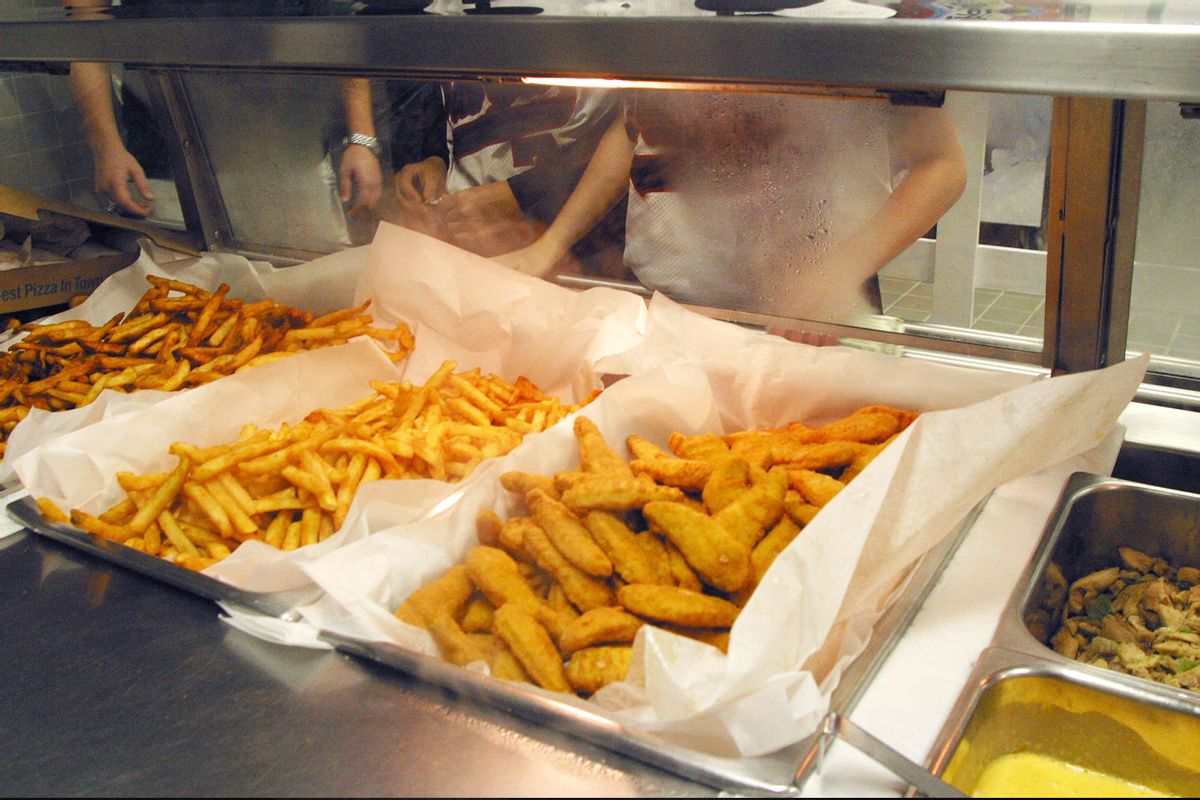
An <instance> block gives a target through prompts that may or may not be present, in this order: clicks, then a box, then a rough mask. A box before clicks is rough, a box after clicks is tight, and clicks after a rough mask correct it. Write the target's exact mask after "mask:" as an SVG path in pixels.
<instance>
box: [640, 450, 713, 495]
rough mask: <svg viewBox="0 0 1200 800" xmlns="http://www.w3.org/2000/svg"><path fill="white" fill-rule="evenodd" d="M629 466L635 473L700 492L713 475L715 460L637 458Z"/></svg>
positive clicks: (689, 490)
mask: <svg viewBox="0 0 1200 800" xmlns="http://www.w3.org/2000/svg"><path fill="white" fill-rule="evenodd" d="M629 468H630V469H632V470H633V473H634V474H635V475H646V476H649V477H650V478H653V479H654V480H655V481H657V482H658V483H661V484H663V485H665V486H677V487H678V488H680V489H683V490H684V491H688V492H698V491H700V490H701V489H703V488H704V484H705V483H707V482H708V479H709V477H711V476H712V472H713V462H711V461H700V460H698V459H690V458H637V459H634V460H633V461H631V462H630V464H629Z"/></svg>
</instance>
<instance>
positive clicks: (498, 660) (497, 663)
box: [488, 642, 531, 683]
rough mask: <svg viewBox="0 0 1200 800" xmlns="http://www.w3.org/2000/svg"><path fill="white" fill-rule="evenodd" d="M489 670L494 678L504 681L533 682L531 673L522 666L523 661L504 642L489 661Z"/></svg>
mask: <svg viewBox="0 0 1200 800" xmlns="http://www.w3.org/2000/svg"><path fill="white" fill-rule="evenodd" d="M488 671H489V672H491V673H492V677H493V678H498V679H500V680H502V681H521V682H523V683H530V682H531V679H530V677H529V673H528V672H526V671H525V668H524V667H522V666H521V662H520V661H519V660H518V659H517V657H516V656H515V655H513V651H512V650H509V649H508V647H507V646H506V645H505V644H504V643H503V642H501V643H500V645H499V646H498V647H497V648H496V652H495V653H493V654H492V657H491V659H490V660H489V661H488Z"/></svg>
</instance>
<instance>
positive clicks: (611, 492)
mask: <svg viewBox="0 0 1200 800" xmlns="http://www.w3.org/2000/svg"><path fill="white" fill-rule="evenodd" d="M562 499H563V503H564V504H565V505H566V506H567V507H568V508H570V509H572V510H573V511H576V512H578V513H581V514H582V513H586V512H588V511H593V510H597V509H599V510H603V511H629V510H631V509H635V508H641V507H642V506H644V505H645V504H646V503H650V502H653V501H655V500H665V501H681V500H683V499H684V494H683V492H682V491H681V490H680V489H677V488H676V487H674V486H660V485H658V484H657V483H655V482H654V481H653V480H652V479H650V478H645V479H642V478H633V477H618V476H614V475H590V476H587V477H585V478H583V479H582V480H579V481H576V482H575V483H573V484H572V485H571V486H570V488H568V489H564V490H563V495H562Z"/></svg>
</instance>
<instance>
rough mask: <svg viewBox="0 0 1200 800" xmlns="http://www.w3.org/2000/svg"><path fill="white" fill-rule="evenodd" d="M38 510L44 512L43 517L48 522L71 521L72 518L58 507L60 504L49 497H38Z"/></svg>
mask: <svg viewBox="0 0 1200 800" xmlns="http://www.w3.org/2000/svg"><path fill="white" fill-rule="evenodd" d="M37 507H38V511H40V512H41V513H42V519H44V520H46V521H47V522H70V521H71V518H70V517H68V516H67V515H66V513H65V512H64V511H63V510H62V509H61V508H59V507H58V504H57V503H55V502H54V501H53V500H51V499H50V498H49V497H39V498H38V499H37Z"/></svg>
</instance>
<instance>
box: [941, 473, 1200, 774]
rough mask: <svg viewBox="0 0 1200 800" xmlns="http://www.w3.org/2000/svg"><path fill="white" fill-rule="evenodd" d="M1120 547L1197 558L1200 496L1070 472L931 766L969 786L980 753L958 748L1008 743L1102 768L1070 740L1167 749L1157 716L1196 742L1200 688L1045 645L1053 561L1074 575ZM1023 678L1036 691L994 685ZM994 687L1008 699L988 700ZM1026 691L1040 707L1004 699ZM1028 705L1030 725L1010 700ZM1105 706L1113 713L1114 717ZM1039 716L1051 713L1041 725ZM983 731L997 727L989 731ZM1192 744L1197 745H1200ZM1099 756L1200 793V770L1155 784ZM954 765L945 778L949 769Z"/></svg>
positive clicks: (1130, 762) (1113, 769)
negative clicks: (1037, 682) (1057, 716)
mask: <svg viewBox="0 0 1200 800" xmlns="http://www.w3.org/2000/svg"><path fill="white" fill-rule="evenodd" d="M1181 457H1184V454H1181ZM1190 459H1191V460H1192V464H1193V467H1194V468H1195V467H1198V466H1200V456H1198V455H1196V454H1191V455H1190ZM1185 471H1186V470H1185ZM1145 474H1149V473H1145ZM1122 545H1126V546H1130V547H1134V548H1136V549H1138V550H1141V551H1143V552H1146V553H1148V554H1150V555H1154V556H1160V557H1162V558H1164V559H1166V560H1167V561H1168V562H1170V563H1171V564H1172V565H1174V566H1176V567H1179V566H1185V565H1192V566H1195V565H1200V494H1193V493H1190V492H1186V491H1180V490H1177V489H1171V488H1164V487H1159V486H1150V485H1147V484H1141V483H1137V482H1134V481H1130V480H1124V479H1121V478H1110V477H1105V476H1102V475H1094V474H1090V473H1084V472H1078V473H1075V474H1074V475H1072V476H1071V477H1070V478H1069V479H1068V481H1067V483H1066V485H1065V486H1064V488H1063V490H1062V492H1061V494H1060V496H1059V499H1058V502H1057V504H1056V505H1055V508H1054V510H1053V512H1052V513H1051V515H1050V518H1049V520H1048V521H1047V523H1046V528H1045V532H1044V533H1043V536H1042V540H1041V542H1040V544H1039V545H1038V548H1037V550H1036V552H1035V554H1034V556H1033V558H1032V559H1031V560H1030V562H1029V564H1028V566H1027V567H1026V569H1025V571H1024V573H1023V575H1022V577H1021V580H1020V581H1019V582H1018V583H1017V587H1016V589H1015V590H1014V592H1013V594H1012V596H1011V598H1010V600H1009V602H1008V604H1007V605H1006V607H1005V610H1004V613H1003V615H1002V617H1001V619H1000V623H999V625H998V626H997V628H996V633H995V634H994V636H993V638H992V642H991V645H990V647H989V648H988V649H987V650H985V651H984V655H983V657H982V658H981V660H980V663H979V664H978V665H977V667H976V669H975V671H974V672H973V673H972V675H971V677H970V679H969V680H968V681H967V684H966V686H965V687H964V689H963V692H962V694H961V695H960V697H959V700H958V702H957V704H956V706H955V708H954V710H953V711H952V712H951V714H950V716H949V718H948V719H947V722H946V724H945V726H944V727H943V729H942V732H941V734H940V735H939V737H938V740H937V742H936V743H935V745H934V748H933V750H932V751H931V752H930V755H929V759H928V760H927V762H926V766H927V767H928V768H929V770H930V771H931V772H933V773H934V774H937V775H940V776H942V777H943V778H947V780H949V781H950V782H951V783H955V782H956V781H957V783H956V785H957V786H958V788H961V789H968V790H969V788H970V786H971V785H972V784H973V780H974V778H975V777H977V772H978V770H979V768H981V765H982V762H981V761H980V760H979V759H980V757H981V756H978V755H977V756H971V757H969V758H968V756H966V755H962V752H960V753H959V755H958V757H957V758H956V755H955V754H956V751H957V750H958V748H959V745H960V744H961V743H962V742H963V741H966V742H967V743H968V746H967V747H966V748H965V750H966V751H970V750H974V751H975V752H976V754H979V753H993V754H995V753H999V752H1000V751H1001V750H1004V749H1005V748H1006V747H1009V748H1011V747H1025V748H1026V749H1029V748H1039V749H1040V750H1039V751H1040V752H1044V753H1046V754H1047V755H1051V756H1055V757H1060V758H1063V759H1064V760H1067V761H1071V760H1072V759H1076V760H1075V761H1074V762H1073V763H1077V764H1078V765H1079V766H1085V767H1089V768H1099V767H1102V766H1104V765H1103V764H1099V763H1089V762H1088V761H1087V760H1086V759H1087V758H1088V756H1087V755H1086V753H1081V752H1078V748H1076V747H1075V741H1074V740H1079V739H1080V737H1081V736H1082V735H1083V733H1084V732H1085V731H1086V733H1087V735H1086V736H1084V737H1083V738H1084V740H1085V741H1089V742H1090V745H1089V746H1094V747H1095V748H1100V750H1103V749H1104V748H1109V751H1107V752H1109V755H1110V756H1111V755H1112V754H1114V753H1116V752H1117V750H1118V749H1119V748H1116V747H1115V746H1113V747H1111V748H1110V747H1109V745H1108V744H1107V742H1108V738H1107V737H1115V738H1116V739H1119V740H1120V741H1123V742H1124V743H1125V746H1126V747H1134V749H1137V748H1143V747H1150V748H1151V749H1152V750H1154V751H1155V752H1162V751H1163V750H1164V746H1162V745H1161V744H1160V743H1159V741H1158V740H1159V739H1161V738H1163V734H1161V733H1160V732H1159V731H1158V728H1155V727H1154V726H1152V725H1150V723H1149V722H1145V721H1146V720H1160V721H1161V725H1160V727H1162V728H1163V729H1165V730H1175V731H1183V733H1180V734H1179V735H1181V736H1183V735H1186V736H1194V737H1195V746H1196V748H1200V694H1197V693H1194V692H1189V691H1187V690H1185V689H1177V688H1174V687H1170V686H1166V685H1164V684H1160V683H1157V682H1155V681H1151V680H1148V679H1144V678H1139V677H1136V676H1133V675H1128V674H1125V673H1121V672H1116V671H1114V670H1108V669H1103V668H1101V667H1097V666H1093V665H1090V664H1084V663H1081V662H1078V661H1075V660H1074V659H1070V658H1067V657H1066V656H1063V655H1061V654H1059V653H1058V652H1056V651H1055V650H1054V649H1053V648H1052V647H1050V646H1049V645H1048V644H1047V643H1046V642H1045V639H1046V637H1047V636H1048V634H1049V633H1051V632H1052V631H1046V630H1045V626H1044V625H1039V619H1038V616H1037V612H1038V611H1039V609H1041V608H1042V606H1043V602H1042V601H1043V599H1044V597H1045V593H1046V581H1045V576H1046V573H1047V569H1048V568H1049V566H1050V564H1051V563H1056V564H1058V566H1059V567H1060V568H1061V569H1062V571H1063V574H1064V576H1065V577H1066V579H1067V582H1068V584H1069V583H1070V582H1072V581H1074V580H1075V579H1077V578H1079V577H1082V576H1084V575H1087V574H1088V573H1090V572H1092V571H1095V570H1097V569H1102V568H1105V567H1108V566H1112V565H1114V564H1116V563H1119V556H1118V554H1117V548H1118V546H1122ZM1028 677H1038V678H1039V679H1041V680H1042V681H1043V684H1044V685H1043V686H1034V684H1033V683H1027V684H1026V685H1028V686H1034V690H1033V691H1031V692H1026V691H1025V689H1023V688H1022V689H1008V688H1005V689H1003V690H1001V689H994V688H993V687H997V686H999V685H1001V684H1004V683H1010V682H1012V681H1015V680H1017V679H1024V678H1028ZM1012 685H1013V686H1015V684H1012ZM1046 686H1051V687H1052V688H1051V689H1046V688H1045V687H1046ZM989 693H993V694H992V697H994V698H997V697H998V698H1002V699H1001V700H995V699H989ZM1023 694H1031V695H1036V696H1037V698H1039V699H1040V701H1041V702H1040V704H1037V703H1033V704H1031V703H1025V704H1024V706H1022V705H1021V703H1020V702H1017V703H1014V704H1013V708H1012V709H1009V708H1007V706H1008V703H1006V702H1004V701H1003V698H1005V697H1006V696H1011V697H1017V698H1018V699H1020V698H1021V696H1022V695H1023ZM1054 697H1060V698H1062V702H1061V704H1059V705H1061V706H1062V708H1058V709H1057V711H1055V709H1049V710H1047V709H1048V708H1049V706H1048V705H1047V703H1050V698H1054ZM1050 704H1051V705H1054V704H1053V703H1050ZM1021 708H1024V709H1025V710H1026V711H1027V712H1028V713H1027V717H1028V719H1026V720H1025V722H1028V723H1030V724H1023V720H1022V717H1021V716H1020V713H1014V711H1013V709H1016V710H1017V711H1018V712H1019V711H1020V710H1021ZM1106 709H1107V710H1109V712H1110V713H1108V714H1107V716H1105V713H1104V712H1105V710H1106ZM1085 711H1086V712H1087V713H1092V714H1093V716H1092V717H1091V718H1090V719H1092V721H1093V722H1096V721H1098V723H1097V725H1096V726H1095V727H1092V728H1080V727H1079V720H1077V719H1076V718H1075V716H1072V715H1076V716H1077V715H1078V714H1081V713H1084V712H1085ZM1058 712H1061V713H1062V714H1065V716H1064V717H1063V720H1060V721H1059V722H1053V721H1052V720H1051V719H1050V718H1049V717H1047V716H1046V715H1047V714H1050V715H1051V716H1053V714H1054V713H1058ZM1039 717H1045V718H1044V719H1041V722H1040V723H1036V724H1035V721H1036V719H1038V718H1039ZM1139 719H1140V720H1142V721H1143V722H1138V720H1139ZM1143 723H1144V724H1143ZM988 728H991V729H994V730H991V731H990V733H989V732H986V731H987V729H988ZM964 737H965V739H964ZM1005 737H1007V738H1005ZM1188 741H1191V739H1189V740H1188ZM981 742H982V744H980V743H981ZM1131 752H1132V751H1131ZM1139 752H1140V751H1139ZM1191 752H1192V753H1193V754H1194V753H1195V752H1196V749H1193V750H1192V751H1191ZM1080 759H1083V761H1082V762H1081V761H1080ZM1103 760H1104V761H1105V763H1106V764H1107V765H1108V766H1109V769H1108V774H1110V775H1113V776H1114V777H1118V778H1124V779H1127V780H1133V781H1134V782H1141V783H1142V784H1143V785H1147V786H1150V787H1151V788H1158V789H1160V790H1162V791H1166V792H1169V793H1183V794H1185V795H1196V794H1200V773H1198V772H1190V771H1188V770H1186V769H1174V767H1171V768H1170V769H1167V768H1164V769H1163V770H1162V771H1161V772H1162V778H1161V780H1160V781H1159V782H1158V783H1145V780H1147V775H1148V773H1147V772H1146V770H1144V769H1143V768H1142V766H1140V764H1139V762H1138V759H1117V758H1115V757H1106V758H1105V759H1103ZM1155 763H1157V762H1155ZM1190 763H1191V765H1192V768H1193V769H1196V768H1197V763H1200V762H1196V761H1195V758H1194V756H1193V758H1192V761H1191V762H1190ZM1114 765H1115V766H1114ZM1168 766H1170V765H1168ZM1176 766H1178V765H1176ZM948 769H949V770H950V774H949V776H947V774H943V773H944V771H946V770H948ZM1101 771H1103V770H1101Z"/></svg>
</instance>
